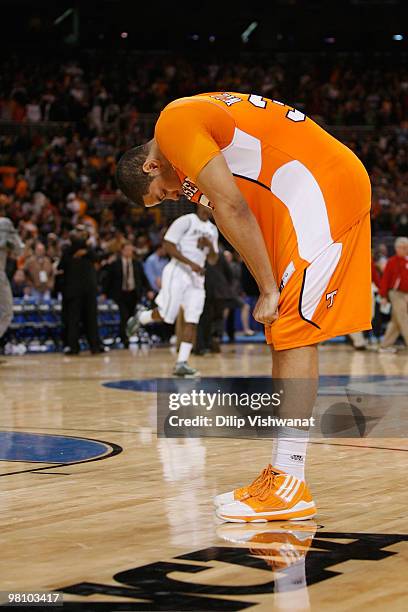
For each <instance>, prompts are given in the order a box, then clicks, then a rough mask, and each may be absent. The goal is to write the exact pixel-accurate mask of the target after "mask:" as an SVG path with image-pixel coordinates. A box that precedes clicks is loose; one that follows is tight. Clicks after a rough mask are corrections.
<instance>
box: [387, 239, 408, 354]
mask: <svg viewBox="0 0 408 612" xmlns="http://www.w3.org/2000/svg"><path fill="white" fill-rule="evenodd" d="M394 246H395V253H396V254H395V255H394V256H393V257H390V259H389V260H388V261H387V265H386V266H385V270H384V274H383V276H382V279H381V282H380V295H381V297H382V302H383V304H384V305H385V304H386V303H387V301H390V302H391V306H392V311H391V321H390V322H389V323H388V326H387V330H386V332H385V336H384V339H383V341H382V345H381V347H380V351H381V350H384V351H387V352H396V350H397V349H396V347H395V346H394V344H395V342H396V340H397V339H398V336H399V335H400V334H401V336H402V337H403V338H404V340H405V344H406V345H407V346H408V238H406V237H400V238H397V239H396V241H395V245H394Z"/></svg>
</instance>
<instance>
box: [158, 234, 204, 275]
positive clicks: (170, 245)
mask: <svg viewBox="0 0 408 612" xmlns="http://www.w3.org/2000/svg"><path fill="white" fill-rule="evenodd" d="M163 244H164V248H165V249H166V252H167V254H168V256H169V257H174V259H178V261H181V262H182V263H184V264H187V265H188V266H190V268H191V269H192V270H193V272H198V273H199V274H203V273H204V269H203V268H202V267H201V266H199V265H198V264H196V263H195V262H194V261H191V259H188V257H184V255H183V254H182V253H180V251H179V250H178V248H177V246H176V245H175V244H174V242H170V240H163Z"/></svg>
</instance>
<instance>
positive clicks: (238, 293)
mask: <svg viewBox="0 0 408 612" xmlns="http://www.w3.org/2000/svg"><path fill="white" fill-rule="evenodd" d="M224 257H225V259H226V261H227V263H228V265H229V267H230V268H231V275H232V280H231V291H232V296H233V297H232V298H231V299H230V300H229V301H227V304H226V305H227V307H228V314H227V320H226V328H227V334H228V337H229V340H230V342H234V340H235V324H234V319H235V310H236V309H237V308H238V309H239V311H240V315H241V322H242V329H243V332H244V334H245V336H253V335H254V334H255V332H254V331H253V330H252V329H251V328H250V326H249V315H250V308H249V304H247V302H245V300H244V299H243V297H242V294H243V291H242V284H241V274H242V270H241V258H240V256H239V254H238V253H236V252H234V253H231V252H230V251H224Z"/></svg>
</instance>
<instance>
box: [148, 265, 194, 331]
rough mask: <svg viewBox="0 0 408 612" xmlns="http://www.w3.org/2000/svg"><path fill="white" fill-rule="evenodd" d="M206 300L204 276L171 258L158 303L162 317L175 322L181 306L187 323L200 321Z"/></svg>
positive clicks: (158, 296) (165, 270)
mask: <svg viewBox="0 0 408 612" xmlns="http://www.w3.org/2000/svg"><path fill="white" fill-rule="evenodd" d="M204 302H205V289H204V277H203V276H200V275H199V274H197V273H195V272H193V271H192V270H191V269H190V268H189V267H188V266H185V265H183V264H182V263H181V262H177V261H175V260H171V261H170V262H169V263H168V264H167V265H166V266H165V268H164V269H163V274H162V286H161V290H160V292H159V294H158V295H157V297H156V304H157V307H158V310H159V313H160V316H161V317H162V319H163V320H164V321H165V322H166V323H169V324H173V323H174V322H175V320H176V319H177V316H178V313H179V310H180V308H183V310H184V321H185V322H186V323H196V324H197V323H198V322H199V320H200V317H201V313H202V312H203V308H204Z"/></svg>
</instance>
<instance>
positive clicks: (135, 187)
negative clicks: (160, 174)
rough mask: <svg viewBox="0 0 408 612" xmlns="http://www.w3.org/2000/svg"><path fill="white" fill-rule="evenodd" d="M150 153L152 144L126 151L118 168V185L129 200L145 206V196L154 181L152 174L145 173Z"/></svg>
mask: <svg viewBox="0 0 408 612" xmlns="http://www.w3.org/2000/svg"><path fill="white" fill-rule="evenodd" d="M149 151H150V143H146V144H143V145H140V146H138V147H133V148H132V149H129V151H126V153H124V154H123V155H122V157H121V158H120V160H119V161H118V163H117V166H116V176H115V178H116V184H117V186H118V187H119V189H120V190H121V191H122V193H124V194H125V196H126V197H127V198H129V200H131V201H132V202H134V203H135V204H138V205H139V206H144V205H145V203H144V200H143V196H144V195H146V193H148V191H149V187H150V183H151V182H152V180H153V179H154V176H152V175H151V174H150V173H148V172H145V171H144V169H143V165H144V163H145V161H146V159H147V156H148V154H149Z"/></svg>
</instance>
